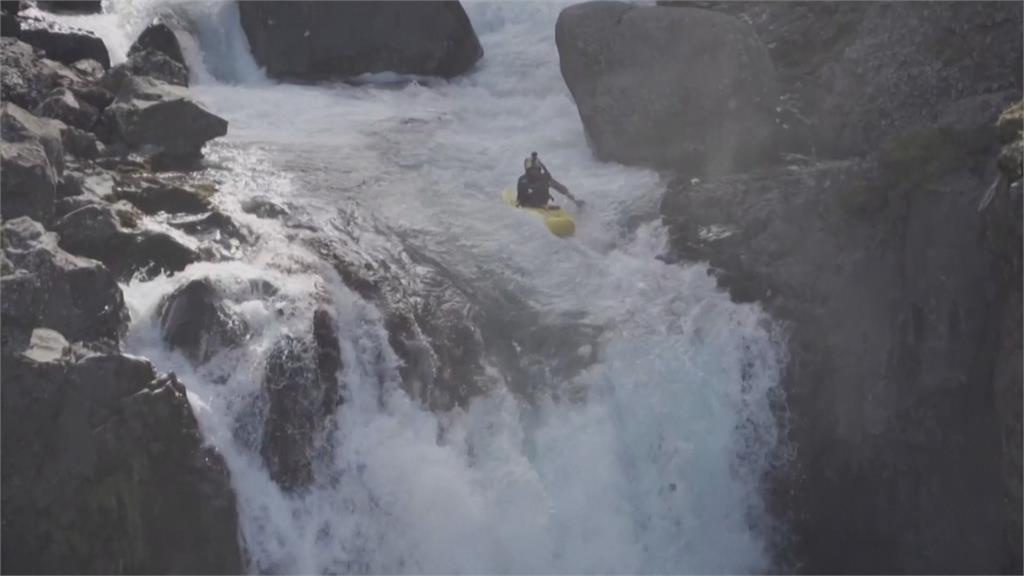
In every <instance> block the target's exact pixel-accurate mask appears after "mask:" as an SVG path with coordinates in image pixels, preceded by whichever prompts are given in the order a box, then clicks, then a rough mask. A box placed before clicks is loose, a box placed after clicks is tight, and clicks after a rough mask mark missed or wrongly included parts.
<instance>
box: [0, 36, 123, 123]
mask: <svg viewBox="0 0 1024 576" xmlns="http://www.w3.org/2000/svg"><path fill="white" fill-rule="evenodd" d="M0 84H2V87H3V94H4V99H5V100H6V101H8V102H13V103H14V104H17V105H18V106H21V107H22V108H25V109H28V110H32V109H34V108H35V107H36V106H38V105H39V104H40V103H41V102H42V101H43V99H44V98H45V97H46V95H47V94H49V93H50V92H52V91H53V90H54V89H55V88H59V87H62V86H63V87H65V88H67V89H69V90H71V91H72V92H74V94H75V96H77V97H78V98H79V99H81V100H82V101H84V102H88V103H89V104H91V105H92V106H94V107H96V108H97V109H103V108H105V107H106V106H107V105H108V104H110V102H111V100H112V99H113V95H112V94H111V93H110V92H109V91H107V90H105V89H104V88H103V87H101V86H98V85H97V84H96V83H95V82H93V80H92V79H91V78H85V77H83V76H82V75H81V74H80V73H79V72H78V71H76V70H74V69H72V68H69V67H68V66H65V65H64V64H61V63H60V62H56V61H54V60H50V59H49V58H41V57H39V55H38V54H36V50H35V49H34V48H33V47H32V46H30V45H28V44H26V43H24V42H22V41H20V40H18V39H16V38H7V37H4V38H0Z"/></svg>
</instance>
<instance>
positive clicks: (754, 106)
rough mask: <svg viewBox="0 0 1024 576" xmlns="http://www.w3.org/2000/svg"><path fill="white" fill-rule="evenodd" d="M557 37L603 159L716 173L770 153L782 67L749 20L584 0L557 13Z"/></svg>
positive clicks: (588, 129)
mask: <svg viewBox="0 0 1024 576" xmlns="http://www.w3.org/2000/svg"><path fill="white" fill-rule="evenodd" d="M555 40H556V43H557V45H558V55H559V61H560V64H561V69H562V76H563V77H564V78H565V83H566V85H567V86H568V87H569V90H570V91H571V92H572V95H573V98H574V99H575V101H576V106H577V108H578V109H579V114H580V119H581V120H582V121H583V127H584V128H585V130H586V133H587V137H588V140H589V142H590V145H591V147H592V149H593V150H594V153H595V154H596V155H597V156H598V158H601V159H605V160H615V161H618V162H623V163H627V164H646V165H654V166H660V167H669V168H676V169H681V170H685V171H686V172H687V173H698V174H712V175H714V174H726V173H731V172H735V171H742V170H743V169H746V168H749V167H750V166H752V165H755V164H757V163H759V162H760V161H763V160H765V159H768V158H771V157H772V154H773V145H774V138H775V114H776V112H775V108H776V107H777V105H778V103H777V89H776V79H775V70H774V68H773V67H772V63H771V60H770V59H769V58H768V53H767V51H766V50H765V49H764V47H763V46H762V45H761V42H760V40H758V38H757V35H756V34H755V33H754V31H753V29H752V28H751V27H750V26H749V25H748V24H746V23H744V22H742V21H740V20H738V19H736V18H733V17H732V16H728V15H725V14H720V13H716V12H712V11H708V10H700V9H696V8H694V9H682V8H667V7H661V6H636V5H632V4H626V3H621V2H587V3H583V4H576V5H573V6H570V7H568V8H566V9H565V10H563V11H562V13H561V14H559V16H558V22H557V24H556V27H555Z"/></svg>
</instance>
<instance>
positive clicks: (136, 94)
mask: <svg viewBox="0 0 1024 576" xmlns="http://www.w3.org/2000/svg"><path fill="white" fill-rule="evenodd" d="M102 118H103V120H102V121H103V123H104V124H105V127H106V130H107V134H106V137H107V138H108V139H109V141H111V142H115V143H120V144H123V145H125V146H127V147H128V148H129V149H130V150H133V151H136V152H139V153H142V154H144V155H148V156H151V157H168V158H193V159H197V158H199V157H200V156H201V150H202V147H203V145H204V144H206V142H207V141H209V140H212V139H213V138H217V137H219V136H223V135H225V134H227V130H228V123H227V120H224V119H223V118H221V117H220V116H217V115H216V114H213V113H211V112H209V111H208V110H206V108H204V107H203V106H202V105H200V104H199V103H198V102H196V101H195V100H193V99H192V98H191V96H190V95H189V92H188V90H186V89H185V88H183V87H181V86H173V85H171V84H167V83H165V82H161V81H159V80H155V79H153V78H146V77H127V78H124V79H123V80H122V81H121V82H120V86H119V87H118V93H117V97H116V98H115V100H114V103H113V104H111V105H110V106H109V107H108V108H107V109H106V110H104V111H103V116H102Z"/></svg>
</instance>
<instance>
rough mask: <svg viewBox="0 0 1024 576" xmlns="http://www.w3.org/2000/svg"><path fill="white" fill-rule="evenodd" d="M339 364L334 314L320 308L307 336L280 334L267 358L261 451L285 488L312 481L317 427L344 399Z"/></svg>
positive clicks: (295, 487)
mask: <svg viewBox="0 0 1024 576" xmlns="http://www.w3.org/2000/svg"><path fill="white" fill-rule="evenodd" d="M340 369H341V352H340V348H339V343H338V335H337V332H336V331H335V329H334V319H333V317H332V316H331V314H330V313H329V312H327V311H326V310H323V309H320V310H317V311H316V312H315V313H314V315H313V326H312V334H311V335H310V337H309V338H296V337H292V336H288V337H285V338H284V339H282V340H281V341H280V342H278V343H277V345H276V346H275V347H274V350H273V351H271V353H270V356H269V358H268V359H267V366H266V373H265V376H264V379H263V389H264V391H265V393H266V395H267V397H268V401H269V405H268V408H267V416H266V420H265V423H264V427H263V440H262V443H261V448H260V454H261V455H262V456H263V461H264V462H265V464H266V466H267V469H268V471H269V472H270V477H271V478H273V479H274V481H275V482H277V483H278V484H279V485H280V486H281V487H282V488H284V489H285V490H298V489H301V488H305V487H307V486H309V485H310V484H311V483H312V481H313V460H314V455H315V452H316V450H317V449H318V448H319V446H318V445H317V435H318V432H320V431H322V430H324V429H325V427H326V426H328V425H329V419H330V417H331V416H332V415H333V414H334V413H335V411H336V409H337V407H338V406H339V405H340V404H341V403H342V402H344V398H343V396H342V391H341V385H340V383H339V382H338V371H339V370H340Z"/></svg>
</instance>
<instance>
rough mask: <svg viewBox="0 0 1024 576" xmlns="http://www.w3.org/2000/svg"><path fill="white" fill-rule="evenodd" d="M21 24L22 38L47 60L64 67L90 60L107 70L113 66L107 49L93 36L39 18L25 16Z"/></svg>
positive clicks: (19, 35) (83, 31)
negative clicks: (86, 59)
mask: <svg viewBox="0 0 1024 576" xmlns="http://www.w3.org/2000/svg"><path fill="white" fill-rule="evenodd" d="M37 14H38V13H37ZM20 20H21V31H20V32H18V38H20V39H21V40H22V41H23V42H26V43H28V44H31V45H32V46H35V47H36V48H39V49H41V50H42V51H43V52H45V53H46V57H47V58H49V59H51V60H56V61H57V62H61V63H63V64H73V63H75V62H77V61H78V60H81V59H83V58H88V59H91V60H95V61H97V62H99V63H100V64H101V65H102V66H103V67H104V68H107V67H109V66H110V55H109V54H108V53H107V46H106V45H105V44H104V43H103V40H100V39H99V37H97V36H96V35H94V34H93V33H91V32H89V31H87V30H82V29H79V28H73V27H71V26H67V25H64V24H61V23H59V22H56V21H53V20H50V19H47V18H43V17H38V16H32V17H25V16H22V17H21V19H20Z"/></svg>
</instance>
